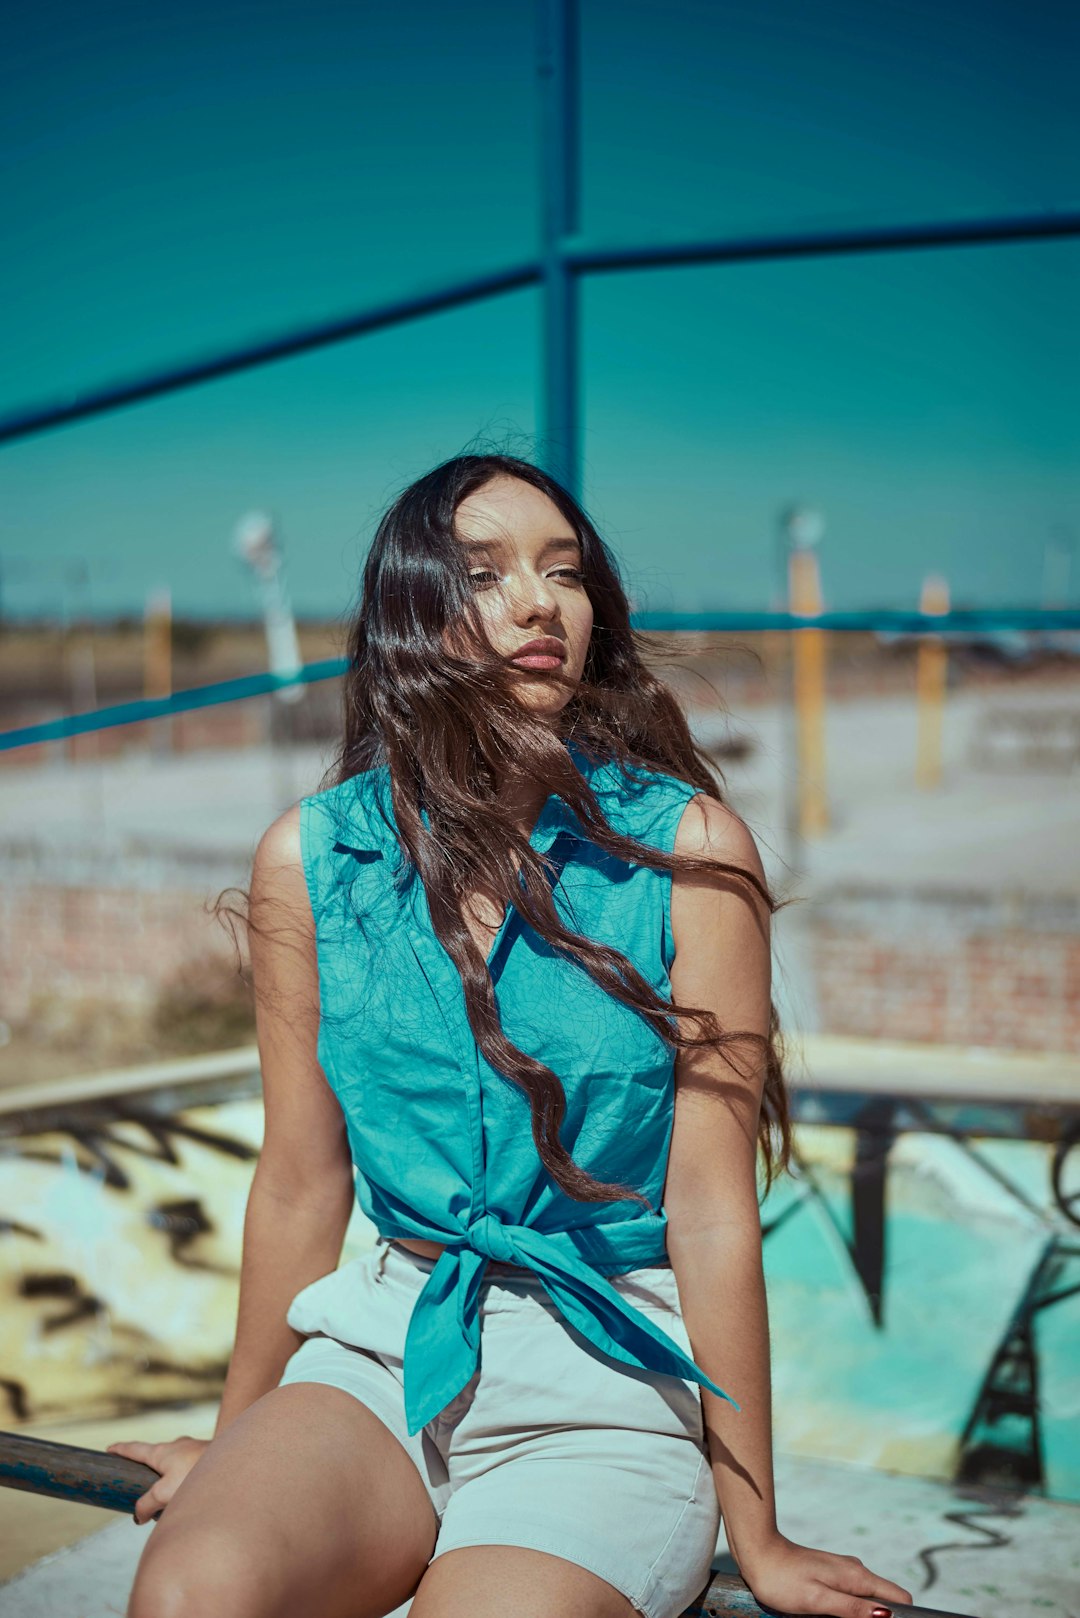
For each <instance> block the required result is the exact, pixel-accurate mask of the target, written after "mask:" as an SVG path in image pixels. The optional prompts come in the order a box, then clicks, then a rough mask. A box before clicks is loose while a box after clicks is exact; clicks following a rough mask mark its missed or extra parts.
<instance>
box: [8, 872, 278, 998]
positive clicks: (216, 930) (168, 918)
mask: <svg viewBox="0 0 1080 1618" xmlns="http://www.w3.org/2000/svg"><path fill="white" fill-rule="evenodd" d="M124 863H125V869H124V875H125V877H126V878H127V880H126V881H125V882H124V883H123V885H120V884H118V883H117V882H116V880H115V877H111V875H110V869H109V866H108V864H107V862H106V860H105V859H104V858H101V859H99V858H98V857H97V856H96V855H95V854H94V853H93V852H91V851H83V852H82V853H81V854H80V853H73V852H70V851H61V852H58V853H50V852H46V851H45V850H43V849H40V848H34V849H29V850H23V851H21V852H20V851H12V850H5V851H3V852H0V1018H2V1019H3V1020H4V1021H5V1022H9V1023H13V1024H19V1023H21V1022H22V1021H24V1020H25V1018H26V1017H27V1016H28V1014H29V1013H30V1010H31V1007H32V1006H33V1005H34V1004H35V1001H38V1000H40V999H42V998H47V999H50V1000H65V999H70V1000H73V1001H74V1000H86V999H95V1000H100V1001H104V1002H108V1003H112V1004H115V1005H117V1006H125V1007H129V1008H132V1009H141V1010H148V1009H150V1008H151V1007H152V1006H153V1005H154V1003H155V1002H156V1000H157V998H158V995H159V993H160V991H161V989H162V987H163V986H164V985H166V984H167V983H169V982H170V980H172V979H173V978H174V977H175V976H176V974H177V973H178V972H179V971H180V970H181V969H182V968H184V967H185V966H187V965H189V964H190V963H191V962H192V961H201V962H206V961H207V960H208V958H213V957H220V960H221V964H222V970H223V971H224V972H228V973H230V974H233V973H235V967H236V954H235V950H234V947H233V945H232V942H231V939H230V935H229V933H228V932H227V931H226V930H225V928H224V927H223V925H222V924H221V923H220V922H218V921H216V920H215V918H214V917H213V916H212V915H211V914H209V913H208V912H209V906H210V904H211V903H212V902H213V900H214V899H216V897H217V895H218V894H219V893H220V892H221V891H222V889H223V888H226V887H229V886H232V885H234V884H235V885H238V886H241V887H246V885H247V881H248V878H249V875H250V872H249V871H248V870H245V869H243V868H242V867H241V865H240V862H238V861H234V860H221V861H218V860H216V859H214V858H212V857H210V858H206V857H202V856H198V855H196V856H192V855H190V854H185V853H183V852H182V851H178V852H177V853H176V854H171V855H170V854H169V853H167V852H161V851H157V850H155V851H153V852H150V853H147V854H146V855H144V856H141V857H139V858H137V859H134V858H128V859H125V862H124ZM227 902H229V903H232V904H239V903H240V901H239V899H238V896H236V895H229V896H228V898H227ZM240 941H241V944H242V935H241V940H240Z"/></svg>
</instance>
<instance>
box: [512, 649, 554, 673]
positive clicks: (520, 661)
mask: <svg viewBox="0 0 1080 1618" xmlns="http://www.w3.org/2000/svg"><path fill="white" fill-rule="evenodd" d="M510 661H511V663H516V664H517V666H518V668H520V669H557V668H561V667H562V658H561V657H556V656H554V654H553V653H551V652H523V653H522V655H521V656H520V657H512V658H511V659H510Z"/></svg>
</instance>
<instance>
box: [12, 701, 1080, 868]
mask: <svg viewBox="0 0 1080 1618" xmlns="http://www.w3.org/2000/svg"><path fill="white" fill-rule="evenodd" d="M1002 709H1009V710H1011V711H1012V712H1013V713H1014V715H1019V716H1024V715H1026V714H1036V715H1045V714H1047V713H1048V712H1049V711H1050V710H1051V709H1057V710H1061V711H1064V712H1067V713H1076V712H1077V711H1078V710H1080V682H1078V681H1076V680H1075V679H1072V678H1068V677H1066V676H1063V678H1062V681H1061V683H1060V685H1054V684H1045V683H1044V684H1040V685H1039V686H1037V687H1032V688H1028V687H1025V686H1024V685H1023V683H1022V682H1020V683H1016V684H1012V685H1006V686H1001V687H994V688H992V689H989V690H988V689H986V688H979V687H972V688H970V689H964V688H962V687H961V688H960V689H958V690H955V691H952V692H950V693H949V695H948V699H947V702H946V706H945V710H944V718H943V727H942V750H943V759H944V771H943V778H942V782H941V785H940V786H938V787H936V788H934V789H933V790H924V789H920V788H919V787H917V786H916V784H915V780H914V767H915V745H916V726H917V714H916V706H915V702H914V698H913V697H912V696H880V697H865V698H857V699H850V700H847V701H843V702H835V701H834V702H832V703H831V704H830V705H829V707H828V709H827V713H826V720H825V755H826V762H825V771H826V781H825V785H826V795H827V799H828V803H829V810H830V825H829V828H828V830H827V831H825V832H824V833H822V834H821V835H820V836H817V837H815V838H814V839H813V841H812V842H810V843H808V844H807V845H806V846H805V847H802V848H796V847H794V846H793V845H792V844H791V842H790V840H789V838H788V835H787V832H786V830H785V826H786V822H787V820H788V818H789V816H788V814H787V812H786V805H787V803H788V801H789V799H790V796H791V792H792V788H793V784H794V777H795V769H794V749H793V742H792V733H791V719H790V715H789V713H788V712H787V710H785V709H784V708H782V707H780V706H777V705H768V706H754V707H747V708H746V709H744V710H743V711H741V712H740V711H738V710H736V712H735V713H734V714H733V715H732V716H731V718H730V719H727V718H725V717H724V716H718V715H715V714H712V713H707V712H702V713H701V714H700V715H698V716H697V717H696V718H695V719H694V726H695V730H696V732H697V734H698V737H699V739H700V740H702V741H703V742H704V743H705V744H706V745H708V744H710V743H711V742H712V741H714V740H717V739H722V738H725V737H726V738H734V737H745V738H747V739H748V740H749V741H750V743H751V744H752V750H751V753H750V756H749V758H748V759H746V760H744V761H732V762H730V763H728V764H726V765H725V766H724V773H725V776H726V780H727V786H728V792H729V796H730V798H731V801H732V803H733V805H734V807H735V808H736V809H737V810H738V811H739V812H740V813H741V814H742V815H744V816H745V818H746V819H747V821H748V823H749V824H750V826H751V827H752V829H753V831H754V832H755V835H756V836H757V837H758V839H759V842H760V844H761V847H762V854H763V858H764V859H765V863H766V868H767V870H768V874H769V876H770V879H772V880H774V881H778V882H781V883H783V882H785V881H786V880H787V877H786V875H785V872H786V869H787V868H788V867H791V866H793V865H794V867H795V868H796V869H797V871H798V874H799V878H800V891H804V892H805V891H811V890H813V889H817V888H822V889H828V888H831V887H833V886H835V885H836V884H837V883H838V882H858V883H863V882H867V883H881V884H884V885H886V886H888V887H891V888H905V887H911V886H915V885H924V886H928V887H936V886H938V885H940V884H945V885H948V886H952V887H963V888H968V889H976V890H978V891H980V892H990V893H1000V892H1001V891H1003V890H1006V889H1009V888H1021V889H1023V890H1024V891H1025V892H1027V893H1044V894H1057V895H1061V894H1063V893H1069V894H1078V893H1080V838H1077V836H1076V834H1075V833H1076V825H1077V818H1078V815H1080V768H1078V767H1076V766H1075V765H1074V766H1073V767H1072V769H1071V770H1067V769H1063V768H1060V767H1054V766H1052V765H1043V766H1041V767H1038V768H1035V767H1027V768H1024V767H1021V766H1019V765H1010V764H1009V763H1008V762H1002V761H999V762H998V763H997V764H995V765H993V766H990V765H987V764H986V763H982V764H980V763H979V762H978V756H977V742H978V740H979V738H980V736H981V735H982V734H983V729H984V724H985V721H986V718H987V716H988V715H989V714H991V713H992V712H996V711H999V710H1002ZM329 757H330V751H329V749H328V748H317V747H314V746H305V747H300V748H297V749H296V751H295V753H294V754H293V755H292V756H291V757H290V756H283V755H272V754H271V753H270V752H269V751H268V750H267V749H266V748H248V749H244V750H243V751H239V752H229V751H225V750H222V751H220V752H219V751H213V752H211V751H207V752H203V753H194V754H182V755H178V756H167V755H165V756H159V755H155V754H134V753H133V754H128V755H125V756H122V757H120V758H115V759H107V760H106V761H104V762H103V763H102V764H100V765H97V764H93V763H89V762H87V763H83V764H80V765H78V766H76V767H73V766H69V765H65V764H63V763H62V762H57V763H55V764H49V765H44V766H42V767H40V768H33V769H29V768H28V769H15V768H8V769H4V768H3V767H0V825H2V826H3V833H2V837H0V848H3V847H7V848H11V847H12V846H15V845H20V844H22V845H27V844H36V845H38V846H39V847H42V848H44V849H49V848H55V847H57V846H62V847H64V848H66V849H67V850H69V851H74V850H77V849H80V848H92V849H95V850H97V851H104V850H108V849H113V848H115V849H116V850H117V851H119V850H121V849H125V848H126V849H128V850H129V851H130V850H131V848H132V845H133V844H141V845H144V846H146V845H149V846H151V847H152V846H155V845H156V846H163V847H169V848H174V849H185V850H189V851H192V852H197V851H205V852H211V851H212V852H213V853H214V854H215V855H221V854H223V853H224V854H228V855H232V856H234V857H235V858H236V859H237V861H238V862H242V861H244V860H245V859H248V858H250V855H251V853H252V852H253V850H254V847H255V844H256V842H257V841H258V838H259V836H260V834H261V833H262V831H263V830H264V829H265V827H266V826H267V825H268V824H269V823H270V821H271V820H273V819H274V817H275V816H276V815H277V814H279V813H280V812H281V811H282V810H283V809H284V808H285V807H286V806H287V805H288V804H289V803H291V802H293V801H294V800H295V799H296V798H297V797H299V796H301V795H302V794H304V793H308V792H312V791H314V790H315V788H316V786H317V785H318V782H319V777H320V774H321V772H322V769H323V767H324V766H325V764H326V763H327V762H328V761H329ZM1007 757H1008V751H1007V750H1004V751H1002V753H1001V754H1000V759H1001V760H1005V759H1007Z"/></svg>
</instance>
